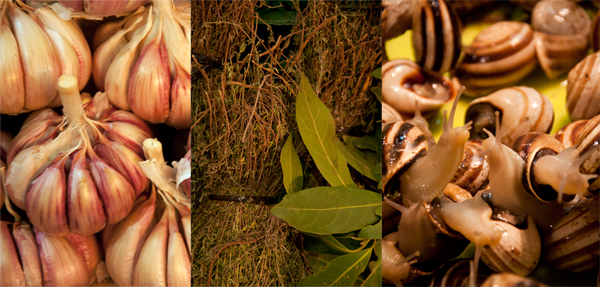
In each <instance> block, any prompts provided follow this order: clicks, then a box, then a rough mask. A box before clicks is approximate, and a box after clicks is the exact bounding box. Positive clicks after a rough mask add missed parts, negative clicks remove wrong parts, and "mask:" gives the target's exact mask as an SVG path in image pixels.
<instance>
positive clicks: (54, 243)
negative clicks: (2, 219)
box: [34, 229, 88, 286]
mask: <svg viewBox="0 0 600 287" xmlns="http://www.w3.org/2000/svg"><path fill="white" fill-rule="evenodd" d="M34 231H35V238H36V241H37V244H38V246H39V249H40V259H41V262H42V270H43V274H44V275H43V278H44V286H83V285H87V283H88V274H87V267H86V265H85V261H84V260H83V259H82V258H81V257H79V255H78V254H77V251H76V250H75V249H74V248H73V246H72V245H71V243H70V242H69V240H67V238H66V237H64V236H63V237H55V236H51V235H48V234H45V233H43V232H41V231H39V230H35V229H34Z"/></svg>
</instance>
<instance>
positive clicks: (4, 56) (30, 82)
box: [0, 1, 92, 115]
mask: <svg viewBox="0 0 600 287" xmlns="http://www.w3.org/2000/svg"><path fill="white" fill-rule="evenodd" d="M18 3H19V6H17V5H16V4H14V3H13V2H12V1H3V2H2V3H1V4H0V6H2V7H1V8H2V15H0V16H1V17H0V46H2V51H0V63H2V65H0V75H2V76H1V77H0V78H1V79H0V113H2V114H11V115H14V114H19V113H24V112H29V111H34V110H39V109H41V108H45V107H58V106H60V105H61V103H60V97H58V96H57V93H56V87H55V85H56V81H57V79H58V77H59V76H60V75H61V74H73V75H76V76H77V81H78V82H79V86H78V89H79V90H82V89H83V87H85V85H86V83H87V81H88V80H89V78H90V75H91V72H92V54H91V52H90V48H89V46H88V44H87V41H86V40H85V37H84V36H83V33H82V32H81V29H80V28H79V26H77V24H75V22H74V21H65V20H62V19H61V18H59V17H58V16H57V15H56V13H55V12H53V11H52V10H51V9H50V8H46V7H41V8H35V9H34V8H33V7H30V6H27V5H25V4H23V3H21V2H20V1H18Z"/></svg>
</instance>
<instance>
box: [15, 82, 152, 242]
mask: <svg viewBox="0 0 600 287" xmlns="http://www.w3.org/2000/svg"><path fill="white" fill-rule="evenodd" d="M58 90H59V93H60V96H61V99H62V102H63V104H64V109H63V111H64V116H60V115H58V114H57V113H55V112H54V111H52V110H50V109H44V110H40V111H37V112H35V113H32V114H31V116H30V117H29V118H28V119H27V120H26V121H25V123H24V124H23V127H22V128H21V131H20V132H19V134H18V135H17V136H16V137H15V139H14V140H13V142H12V143H11V145H10V147H9V150H8V156H7V160H8V162H7V163H8V170H7V173H6V190H7V193H8V195H9V196H10V199H11V201H12V202H13V203H14V204H15V205H16V206H18V207H19V208H21V209H23V210H25V211H26V212H27V216H28V218H29V220H30V221H31V223H32V224H33V225H34V226H35V227H36V228H37V229H39V230H40V231H43V232H46V233H49V234H52V235H55V236H61V235H65V234H66V233H68V232H69V231H71V232H73V233H77V234H84V235H86V234H94V233H96V232H98V231H100V230H101V229H102V228H104V226H105V225H106V224H107V223H117V222H119V221H121V220H122V219H123V218H125V216H127V214H128V213H129V211H130V210H131V208H132V206H133V201H134V199H135V197H136V196H137V195H139V194H140V193H142V192H143V191H144V190H145V189H146V187H147V186H148V183H149V182H148V179H147V178H146V177H145V176H144V174H143V172H142V170H141V168H140V166H139V164H138V161H140V160H141V159H142V158H141V156H140V154H139V153H140V151H141V141H143V140H144V139H146V138H148V137H151V136H152V133H151V131H150V129H149V127H148V126H147V125H146V124H145V123H144V122H143V121H141V120H140V119H139V118H137V117H136V116H134V115H132V114H130V113H127V112H124V111H118V110H114V109H110V106H109V105H108V101H106V99H105V97H106V95H104V94H102V93H98V94H97V95H96V97H94V100H93V101H92V102H90V103H88V105H87V107H88V108H90V109H89V110H88V112H89V111H92V110H96V109H100V110H102V109H103V110H104V111H105V112H98V111H97V110H96V112H97V114H99V115H102V118H90V117H88V116H86V114H85V110H84V108H83V106H82V100H81V97H80V95H79V92H78V88H77V78H76V77H75V76H72V75H63V76H61V77H60V79H59V81H58ZM103 98H104V101H103ZM102 102H104V103H105V104H106V105H105V106H104V108H101V103H102ZM92 108H93V109H92Z"/></svg>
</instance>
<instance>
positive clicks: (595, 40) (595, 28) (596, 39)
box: [590, 1, 600, 52]
mask: <svg viewBox="0 0 600 287" xmlns="http://www.w3.org/2000/svg"><path fill="white" fill-rule="evenodd" d="M594 2H598V1H594ZM596 4H597V3H596ZM590 32H591V33H590V42H591V43H592V48H593V49H594V52H598V50H600V11H598V13H596V17H594V22H593V24H592V29H591V31H590Z"/></svg>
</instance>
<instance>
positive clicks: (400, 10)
mask: <svg viewBox="0 0 600 287" xmlns="http://www.w3.org/2000/svg"><path fill="white" fill-rule="evenodd" d="M416 2H417V0H384V1H382V2H381V6H382V7H383V11H382V12H381V34H382V37H383V40H384V41H385V40H389V39H392V38H395V37H397V36H400V35H402V34H404V32H405V31H406V30H408V29H410V27H411V25H412V15H413V10H414V7H415V6H416Z"/></svg>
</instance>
